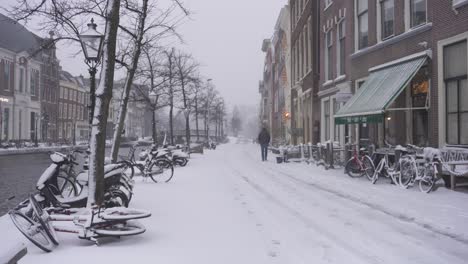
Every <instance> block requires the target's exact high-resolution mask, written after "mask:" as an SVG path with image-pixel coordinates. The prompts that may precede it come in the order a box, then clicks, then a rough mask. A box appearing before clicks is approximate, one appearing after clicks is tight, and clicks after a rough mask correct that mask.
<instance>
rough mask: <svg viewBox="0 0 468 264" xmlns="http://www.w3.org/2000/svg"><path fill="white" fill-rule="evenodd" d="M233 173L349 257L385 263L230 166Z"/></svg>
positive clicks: (365, 261)
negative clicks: (349, 242)
mask: <svg viewBox="0 0 468 264" xmlns="http://www.w3.org/2000/svg"><path fill="white" fill-rule="evenodd" d="M231 169H232V170H233V172H235V173H236V174H237V175H238V176H239V177H240V178H241V179H242V180H243V181H244V182H246V183H247V184H248V185H249V186H251V187H252V188H253V189H255V190H256V191H257V192H259V193H261V194H263V195H264V196H265V197H266V198H267V199H268V200H269V201H270V202H271V203H273V204H274V205H276V206H278V207H280V208H282V209H284V210H285V211H286V212H288V213H289V214H290V215H292V216H294V217H295V218H297V219H299V220H300V221H301V222H303V223H304V224H305V226H307V227H310V228H312V229H314V230H315V232H317V233H319V234H321V235H323V236H324V237H326V238H327V239H328V240H330V241H333V244H337V245H339V246H340V247H341V248H342V249H344V250H346V251H347V252H349V253H350V254H351V255H354V256H356V257H358V258H359V259H361V260H363V261H364V262H361V263H385V262H384V261H383V259H381V258H380V257H379V256H377V255H375V254H373V253H372V252H368V251H366V250H364V249H363V248H357V247H353V246H352V245H350V244H348V243H346V242H345V241H343V240H342V239H341V238H340V237H339V236H337V235H334V234H333V233H331V232H328V231H326V230H325V229H324V228H323V227H322V226H320V225H318V224H316V223H315V222H314V220H313V219H312V218H309V217H307V216H305V215H303V214H301V213H300V212H299V211H298V210H296V209H294V208H292V207H290V206H288V205H287V204H286V203H284V202H282V201H281V200H279V199H278V198H276V197H275V196H274V195H273V194H271V193H270V192H268V191H267V190H265V189H264V188H262V187H261V186H259V185H258V184H256V183H255V182H253V181H251V180H250V179H249V178H248V177H247V176H245V175H244V174H243V173H242V172H240V171H239V170H238V169H237V168H235V167H233V166H231Z"/></svg>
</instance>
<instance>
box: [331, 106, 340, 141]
mask: <svg viewBox="0 0 468 264" xmlns="http://www.w3.org/2000/svg"><path fill="white" fill-rule="evenodd" d="M340 106H341V105H340V103H339V102H337V101H336V98H333V116H332V117H331V118H332V120H331V121H330V122H332V121H333V119H334V118H335V115H336V113H338V110H340ZM333 124H334V126H333V141H336V142H340V134H341V133H340V125H337V124H335V122H334V121H333Z"/></svg>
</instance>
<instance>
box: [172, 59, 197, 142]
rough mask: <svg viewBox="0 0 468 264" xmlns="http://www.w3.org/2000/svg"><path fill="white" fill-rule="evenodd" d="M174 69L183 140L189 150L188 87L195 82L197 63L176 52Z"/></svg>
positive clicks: (189, 109)
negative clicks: (178, 95)
mask: <svg viewBox="0 0 468 264" xmlns="http://www.w3.org/2000/svg"><path fill="white" fill-rule="evenodd" d="M175 67H176V70H177V73H176V75H177V79H178V83H179V85H180V91H181V92H182V110H183V111H184V118H185V140H186V143H187V146H189V148H190V111H191V105H190V97H189V96H190V95H189V92H190V89H188V88H189V87H190V85H191V84H193V83H196V82H197V70H198V63H196V62H195V60H194V59H193V57H192V56H191V55H190V54H187V53H183V52H180V51H179V52H177V53H176V55H175Z"/></svg>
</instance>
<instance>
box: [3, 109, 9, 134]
mask: <svg viewBox="0 0 468 264" xmlns="http://www.w3.org/2000/svg"><path fill="white" fill-rule="evenodd" d="M9 131H10V109H9V108H5V109H3V140H8V139H9V134H8V132H9Z"/></svg>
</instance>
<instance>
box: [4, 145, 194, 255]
mask: <svg viewBox="0 0 468 264" xmlns="http://www.w3.org/2000/svg"><path fill="white" fill-rule="evenodd" d="M135 150H136V149H135V147H132V148H131V149H130V152H129V155H128V157H121V160H120V161H118V162H117V163H113V164H112V163H110V162H106V163H107V164H106V165H105V167H104V190H105V191H104V203H103V205H102V207H91V208H89V207H87V202H88V194H89V183H88V172H87V164H86V162H85V163H84V165H83V170H82V171H81V172H79V173H76V171H77V167H78V166H79V163H78V162H77V160H78V158H79V157H78V155H82V156H83V158H84V160H87V159H86V155H88V154H89V153H84V152H82V151H79V150H72V151H70V152H69V153H68V154H63V153H58V152H55V153H52V154H51V155H50V160H51V164H50V166H49V167H48V168H47V169H46V170H45V171H44V172H43V173H42V175H41V176H40V177H39V180H38V181H37V183H36V189H37V192H36V193H34V194H31V195H30V196H29V198H28V199H26V200H25V201H23V202H21V203H20V204H19V205H18V206H16V207H15V208H14V209H12V210H10V211H9V215H10V218H11V220H12V222H13V223H14V224H15V226H16V227H17V228H18V230H19V231H20V232H21V233H22V234H23V235H24V236H25V237H26V238H27V239H29V240H30V241H31V242H32V243H33V244H34V245H36V246H37V247H39V248H40V249H42V250H43V251H45V252H51V251H52V250H53V249H54V247H55V246H57V245H59V239H58V237H57V232H65V233H74V234H77V236H78V238H80V239H86V240H89V241H92V242H94V243H96V244H99V239H100V238H104V237H117V238H120V237H124V236H133V235H138V234H142V233H144V232H145V230H146V229H145V227H144V226H143V225H142V224H141V223H140V222H138V220H139V219H143V218H147V217H150V216H151V213H150V212H148V211H146V210H141V209H134V208H129V204H130V201H131V199H132V196H133V188H134V185H135V181H134V176H135V174H136V171H139V173H140V175H141V176H142V177H143V178H144V179H147V178H150V179H151V180H153V181H154V182H169V181H170V180H171V179H172V177H173V175H174V165H178V166H185V165H186V164H187V162H188V157H187V156H186V155H185V153H183V152H180V153H179V152H177V150H174V149H168V148H164V149H158V148H156V147H152V148H151V149H149V150H147V151H143V152H142V153H143V154H142V153H140V155H139V157H140V161H136V160H135Z"/></svg>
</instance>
